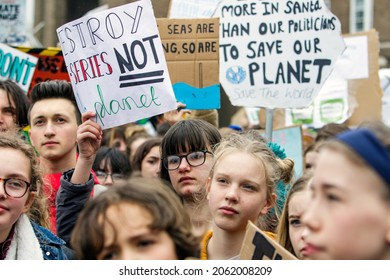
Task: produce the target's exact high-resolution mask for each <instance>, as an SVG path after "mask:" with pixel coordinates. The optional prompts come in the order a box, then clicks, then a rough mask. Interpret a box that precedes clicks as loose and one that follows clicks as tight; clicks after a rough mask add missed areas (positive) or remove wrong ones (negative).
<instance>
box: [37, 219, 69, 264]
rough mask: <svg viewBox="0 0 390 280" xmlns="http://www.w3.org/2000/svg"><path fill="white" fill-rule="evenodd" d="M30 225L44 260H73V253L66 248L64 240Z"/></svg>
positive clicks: (48, 231) (39, 227) (41, 228)
mask: <svg viewBox="0 0 390 280" xmlns="http://www.w3.org/2000/svg"><path fill="white" fill-rule="evenodd" d="M31 225H32V227H33V229H34V232H35V236H36V237H37V239H38V242H39V245H40V246H41V249H42V254H43V259H44V260H72V259H74V255H73V251H72V250H71V249H69V248H68V247H67V246H66V243H65V241H64V240H62V239H61V238H59V237H58V236H56V235H54V234H53V233H52V232H51V231H50V230H48V229H46V228H44V227H41V226H39V225H38V224H36V223H34V222H31Z"/></svg>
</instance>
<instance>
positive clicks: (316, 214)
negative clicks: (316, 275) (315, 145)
mask: <svg viewBox="0 0 390 280" xmlns="http://www.w3.org/2000/svg"><path fill="white" fill-rule="evenodd" d="M310 192H311V198H310V202H309V204H308V206H307V208H306V211H305V212H304V214H303V216H302V222H303V223H304V225H305V226H306V228H307V230H306V232H305V234H304V236H303V238H304V240H305V242H306V244H307V245H306V248H305V251H303V252H302V253H303V255H304V256H305V257H306V258H307V259H333V260H334V259H336V260H338V259H349V260H352V259H360V260H382V259H383V260H384V259H387V260H389V259H390V128H389V127H387V126H386V125H384V124H383V123H380V122H378V123H369V124H368V123H367V124H365V125H364V126H363V125H362V126H360V127H359V128H356V129H354V130H351V131H347V132H343V133H340V134H338V135H337V136H336V137H335V138H334V139H332V140H328V142H325V143H324V144H323V145H322V146H321V147H320V151H319V156H318V160H317V166H316V169H315V170H314V174H313V180H312V183H311V184H310Z"/></svg>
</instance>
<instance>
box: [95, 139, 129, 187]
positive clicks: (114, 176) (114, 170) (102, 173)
mask: <svg viewBox="0 0 390 280" xmlns="http://www.w3.org/2000/svg"><path fill="white" fill-rule="evenodd" d="M92 170H93V171H95V174H96V176H97V178H98V180H99V183H100V184H102V185H104V186H106V187H111V186H113V185H115V184H117V183H118V182H120V181H123V180H126V179H127V178H129V177H130V174H131V172H132V169H131V166H130V162H129V159H128V158H127V156H126V155H125V154H124V153H123V152H121V151H119V150H118V149H117V148H110V147H105V146H103V147H100V148H99V150H98V151H97V153H96V158H95V161H94V163H93V165H92Z"/></svg>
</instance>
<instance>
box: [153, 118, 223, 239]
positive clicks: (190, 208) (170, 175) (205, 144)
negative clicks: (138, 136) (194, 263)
mask: <svg viewBox="0 0 390 280" xmlns="http://www.w3.org/2000/svg"><path fill="white" fill-rule="evenodd" d="M220 140H221V134H220V133H219V131H218V129H217V128H216V127H215V126H213V125H211V124H210V123H208V122H206V121H203V120H199V119H186V120H181V121H179V122H177V123H176V124H174V125H173V126H172V127H171V128H170V129H169V130H168V131H167V133H166V134H165V135H164V137H163V140H162V143H161V157H162V164H161V166H160V167H161V171H160V176H161V178H162V179H165V180H167V181H168V182H170V183H171V184H172V186H173V188H174V190H175V191H176V193H177V194H178V195H179V196H180V197H181V198H182V200H183V203H184V208H185V210H186V211H187V213H188V214H189V215H190V218H191V223H192V227H193V232H194V234H195V235H196V236H198V237H200V238H202V237H203V235H204V234H205V233H206V232H207V230H208V229H209V227H210V213H209V210H208V205H207V203H206V201H205V200H199V197H202V193H204V191H205V183H206V180H207V177H208V174H209V172H210V169H211V166H212V164H213V162H214V160H213V156H212V153H211V151H212V148H213V146H214V145H216V144H217V143H218V142H219V141H220ZM203 196H204V195H203Z"/></svg>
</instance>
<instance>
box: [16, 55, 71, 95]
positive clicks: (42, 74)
mask: <svg viewBox="0 0 390 280" xmlns="http://www.w3.org/2000/svg"><path fill="white" fill-rule="evenodd" d="M17 49H18V50H20V51H22V52H25V53H28V54H30V55H32V56H35V57H37V58H38V62H37V65H36V67H35V71H34V75H33V77H32V80H31V83H30V88H29V91H28V92H30V91H31V89H32V88H33V87H34V86H35V85H36V84H37V83H40V82H43V81H48V80H67V81H70V79H69V75H68V71H67V70H66V65H65V61H64V57H63V56H62V51H61V49H60V48H27V47H17Z"/></svg>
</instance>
